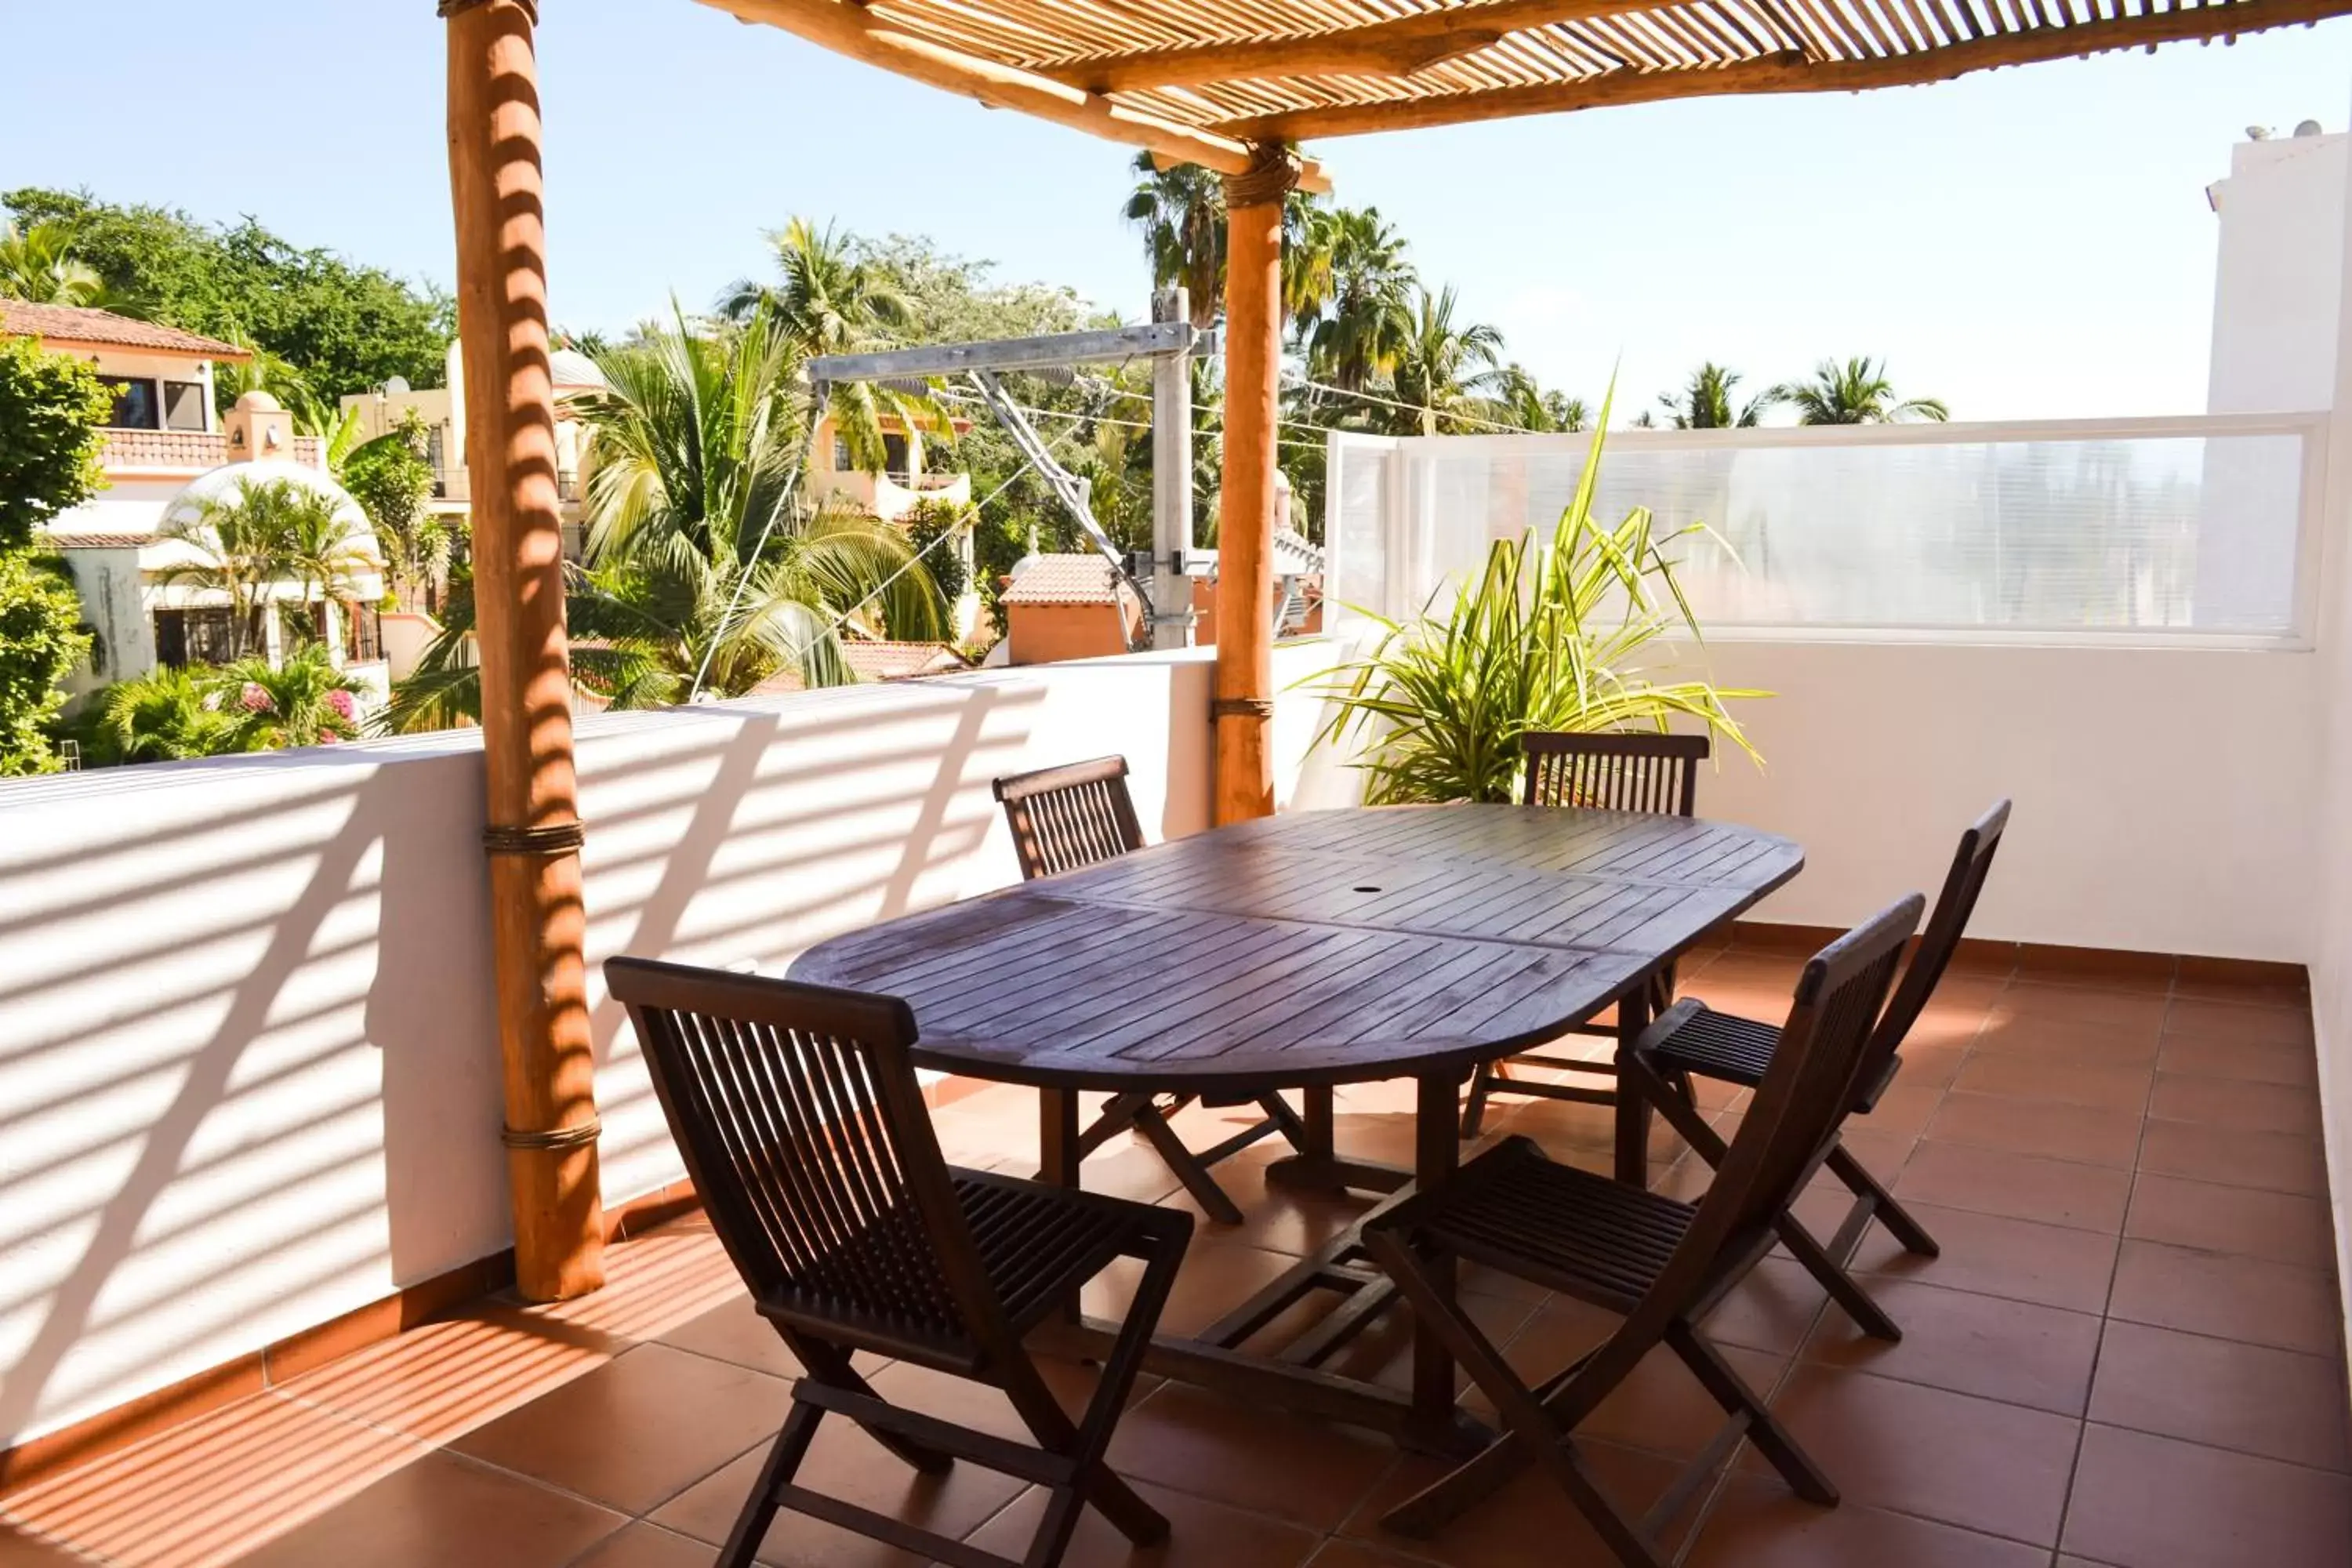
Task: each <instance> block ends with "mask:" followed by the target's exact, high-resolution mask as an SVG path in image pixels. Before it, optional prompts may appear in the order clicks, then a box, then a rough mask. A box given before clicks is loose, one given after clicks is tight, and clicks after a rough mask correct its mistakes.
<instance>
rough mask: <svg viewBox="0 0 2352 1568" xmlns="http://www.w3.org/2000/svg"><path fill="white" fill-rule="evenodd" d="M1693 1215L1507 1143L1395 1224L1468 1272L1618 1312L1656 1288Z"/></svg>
mask: <svg viewBox="0 0 2352 1568" xmlns="http://www.w3.org/2000/svg"><path fill="white" fill-rule="evenodd" d="M1697 1212H1698V1211H1697V1210H1696V1208H1694V1207H1693V1206H1692V1205H1689V1204H1685V1203H1679V1202H1677V1201H1675V1199H1673V1198H1669V1197H1664V1196H1662V1195H1661V1194H1656V1193H1653V1192H1646V1191H1644V1190H1643V1189H1642V1188H1640V1187H1636V1186H1631V1185H1628V1184H1625V1183H1622V1182H1616V1181H1612V1180H1611V1179H1610V1178H1608V1177H1606V1176H1596V1175H1594V1174H1593V1173H1591V1172H1590V1171H1580V1170H1578V1169H1577V1168H1576V1167H1575V1166H1573V1165H1563V1164H1560V1163H1557V1162H1555V1161H1553V1160H1551V1159H1549V1157H1547V1156H1546V1155H1545V1153H1544V1152H1543V1151H1542V1150H1541V1149H1539V1148H1538V1147H1537V1146H1536V1144H1535V1143H1534V1142H1530V1141H1529V1140H1528V1139H1526V1138H1518V1137H1514V1138H1507V1139H1505V1140H1504V1141H1503V1142H1500V1143H1498V1144H1496V1146H1495V1147H1494V1148H1492V1149H1490V1150H1488V1151H1487V1152H1486V1153H1484V1154H1481V1155H1479V1156H1478V1157H1477V1158H1476V1159H1475V1160H1473V1161H1471V1162H1470V1163H1468V1164H1467V1165H1465V1166H1464V1167H1463V1168H1462V1172H1461V1174H1460V1175H1459V1176H1457V1177H1456V1178H1455V1179H1454V1181H1453V1182H1450V1183H1448V1184H1446V1185H1445V1187H1444V1189H1442V1190H1441V1191H1440V1192H1439V1193H1437V1194H1434V1195H1433V1196H1430V1197H1424V1198H1416V1199H1414V1200H1412V1201H1411V1202H1409V1203H1408V1204H1406V1205H1402V1206H1401V1207H1400V1209H1399V1210H1397V1211H1395V1221H1396V1223H1397V1224H1399V1225H1409V1226H1412V1227H1413V1228H1414V1229H1415V1230H1417V1231H1418V1232H1419V1233H1420V1234H1421V1235H1423V1236H1425V1237H1433V1238H1434V1239H1436V1240H1438V1241H1440V1242H1441V1243H1443V1244H1444V1246H1445V1247H1448V1248H1450V1249H1451V1250H1453V1251H1454V1252H1456V1253H1458V1254H1459V1255H1461V1256H1462V1257H1464V1258H1468V1259H1471V1260H1473V1261H1475V1262H1479V1263H1484V1264H1487V1265H1489V1266H1490V1267H1493V1268H1499V1269H1501V1270H1503V1271H1504V1272H1505V1273H1507V1274H1515V1275H1517V1276H1518V1277H1519V1278H1521V1279H1528V1280H1532V1281H1534V1282H1535V1283H1537V1284H1540V1285H1548V1286H1549V1287H1550V1288H1551V1289H1556V1290H1564V1291H1566V1292H1567V1293H1569V1294H1570V1295H1572V1296H1576V1297H1579V1298H1581V1299H1582V1300H1588V1301H1591V1302H1594V1303H1595V1304H1597V1305H1601V1306H1605V1307H1611V1308H1614V1309H1617V1310H1627V1309H1630V1308H1631V1306H1632V1305H1633V1303H1634V1302H1635V1301H1637V1300H1640V1299H1641V1297H1642V1294H1643V1292H1644V1291H1646V1290H1647V1289H1649V1288H1650V1287H1651V1285H1652V1284H1653V1283H1654V1282H1655V1280H1656V1279H1657V1277H1658V1275H1659V1273H1660V1272H1661V1271H1662V1270H1663V1269H1664V1268H1665V1266H1666V1263H1667V1260H1668V1259H1669V1258H1673V1256H1674V1253H1675V1247H1677V1246H1679V1245H1680V1244H1681V1242H1682V1238H1683V1233H1684V1232H1685V1231H1686V1230H1688V1229H1689V1228H1690V1223H1691V1218H1692V1216H1693V1215H1696V1214H1697Z"/></svg>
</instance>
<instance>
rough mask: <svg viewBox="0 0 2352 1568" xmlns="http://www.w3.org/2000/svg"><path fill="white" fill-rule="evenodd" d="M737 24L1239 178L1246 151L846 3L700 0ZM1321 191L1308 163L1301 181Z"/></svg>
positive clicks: (1246, 162) (1317, 174) (1214, 136)
mask: <svg viewBox="0 0 2352 1568" xmlns="http://www.w3.org/2000/svg"><path fill="white" fill-rule="evenodd" d="M702 3H703V4H704V5H710V6H714V7H716V8H717V9H719V10H721V11H724V12H726V13H728V14H729V15H730V16H734V17H735V18H736V19H737V20H739V21H743V22H753V23H762V24H765V25H766V26H772V27H781V28H782V29H783V30H784V31H785V32H787V33H791V34H793V36H794V37H802V38H806V39H807V40H808V41H809V42H810V43H813V44H818V45H822V46H823V47H825V48H828V49H831V50H833V51H834V52H835V54H841V55H846V56H848V57H849V58H852V59H855V60H862V61H864V62H865V63H866V64H867V65H872V66H879V67H880V68H883V69H884V70H887V71H890V72H893V73H895V74H897V75H898V76H903V77H908V78H911V79H914V80H916V81H919V82H925V83H928V84H929V85H930V86H932V87H936V88H940V89H945V90H946V91H949V92H952V93H957V94H959V95H961V96H962V97H965V98H971V99H976V100H979V101H980V102H982V103H983V104H986V105H987V106H988V107H989V108H991V109H1013V110H1020V111H1021V112H1022V113H1024V114H1032V115H1034V116H1036V117H1037V118H1038V119H1040V120H1049V121H1053V122H1055V124H1057V125H1067V126H1070V127H1072V128H1073V129H1076V130H1079V131H1084V132H1089V133H1090V134H1092V135H1096V136H1100V137H1103V138H1105V139H1107V140H1108V141H1112V142H1126V143H1127V144H1129V146H1132V147H1140V148H1143V149H1145V150H1147V151H1149V152H1151V153H1157V154H1159V155H1160V156H1162V157H1166V158H1171V159H1174V160H1175V161H1177V162H1179V163H1198V164H1201V165H1202V167H1204V168H1209V169H1213V170H1215V171H1216V172H1217V173H1219V174H1244V173H1246V172H1247V171H1248V169H1249V167H1250V153H1249V148H1248V146H1247V145H1246V144H1245V143H1244V142H1240V141H1237V140H1235V139H1234V138H1232V137H1229V136H1225V135H1223V134H1220V133H1219V132H1213V131H1203V130H1202V129H1200V128H1199V127H1197V126H1190V125H1179V124H1177V123H1176V122H1175V121H1169V120H1162V119H1160V117H1158V116H1157V115H1153V114H1149V113H1146V112H1144V111H1142V110H1137V109H1131V108H1129V107H1128V106H1126V105H1124V104H1118V103H1113V102H1112V101H1111V100H1109V99H1108V98H1105V97H1103V96H1102V95H1101V94H1100V93H1095V92H1088V91H1087V90H1086V89H1083V88H1075V87H1071V86H1069V85H1068V84H1066V83H1065V82H1059V81H1055V80H1054V79H1052V78H1050V77H1044V76H1039V75H1038V74H1036V73H1035V72H1034V71H1027V70H1023V69H1021V68H1019V67H1017V66H1009V65H1003V64H1001V63H999V62H997V61H994V60H986V59H982V58H979V57H978V56H976V55H969V54H965V53H963V52H962V51H961V50H959V49H953V48H950V47H947V46H946V45H944V44H940V43H936V42H934V41H932V40H931V39H929V38H923V37H917V36H916V35H914V34H912V33H909V32H907V31H905V30H903V29H901V28H897V27H893V26H889V25H888V24H887V22H885V21H882V20H879V19H877V17H875V16H873V15H871V14H870V13H869V12H867V11H866V10H865V9H863V8H862V7H860V6H857V5H851V4H848V3H847V0H702ZM1300 183H1301V184H1303V185H1305V186H1307V188H1308V189H1313V190H1321V189H1328V181H1326V180H1324V179H1323V177H1322V175H1321V173H1320V171H1319V170H1317V169H1315V168H1313V167H1312V166H1311V165H1310V166H1309V168H1308V169H1307V173H1306V174H1305V176H1304V177H1303V178H1302V180H1301V182H1300Z"/></svg>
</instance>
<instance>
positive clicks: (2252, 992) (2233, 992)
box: [2172, 960, 2311, 1012]
mask: <svg viewBox="0 0 2352 1568" xmlns="http://www.w3.org/2000/svg"><path fill="white" fill-rule="evenodd" d="M2195 963H2196V961H2194V960H2189V961H2187V962H2184V963H2182V964H2181V966H2180V973H2178V974H2176V975H2174V976H2173V977H2172V999H2173V1000H2174V1001H2176V1002H2180V1001H2191V1000H2193V1001H2200V1002H2231V1003H2234V1004H2236V1005H2239V1006H2241V1007H2300V1008H2302V1009H2303V1010H2304V1011H2305V1012H2309V1011H2310V1010H2311V986H2310V984H2308V983H2307V982H2306V981H2302V980H2293V981H2289V980H2247V979H2243V978H2241V977H2239V976H2235V975H2226V974H2205V973H2199V972H2198V970H2197V968H2196V967H2195Z"/></svg>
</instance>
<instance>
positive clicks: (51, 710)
mask: <svg viewBox="0 0 2352 1568" xmlns="http://www.w3.org/2000/svg"><path fill="white" fill-rule="evenodd" d="M87 657H89V634H88V633H87V632H85V631H84V630H83V629H82V619H81V596H80V595H79V594H77V593H75V592H74V586H73V584H72V582H71V581H70V580H69V579H68V578H67V577H66V575H65V574H64V573H63V571H62V570H60V569H58V567H57V566H56V565H55V563H51V562H47V561H43V560H39V559H37V558H35V557H34V556H32V555H29V554H26V553H24V552H15V553H6V554H0V777H5V776H7V775H9V774H12V773H49V772H52V771H54V770H55V769H56V768H57V766H58V760H57V756H56V753H55V752H53V751H52V750H51V749H50V746H49V739H48V733H47V731H48V727H49V724H50V722H51V721H52V720H54V719H55V718H56V716H57V712H58V709H59V708H60V707H61V706H63V705H64V702H65V694H64V693H63V692H61V691H59V690H58V681H60V680H63V679H65V678H66V676H67V675H68V673H69V672H70V671H71V670H72V669H73V668H74V666H75V665H77V664H79V663H80V662H81V661H82V660H83V659H84V658H87Z"/></svg>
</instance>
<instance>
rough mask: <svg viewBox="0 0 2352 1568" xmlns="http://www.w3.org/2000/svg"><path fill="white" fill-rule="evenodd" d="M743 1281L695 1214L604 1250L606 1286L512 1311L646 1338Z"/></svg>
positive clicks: (513, 1306)
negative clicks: (574, 1298)
mask: <svg viewBox="0 0 2352 1568" xmlns="http://www.w3.org/2000/svg"><path fill="white" fill-rule="evenodd" d="M742 1289H743V1280H742V1277H741V1276H740V1275H739V1274H737V1273H736V1272H735V1266H734V1264H732V1263H730V1262H729V1261H728V1258H727V1251H726V1248H724V1247H721V1246H719V1238H718V1237H716V1236H714V1235H712V1234H711V1230H710V1222H709V1220H708V1219H706V1218H704V1217H703V1216H702V1215H700V1214H694V1215H687V1216H686V1217H684V1218H681V1219H675V1220H672V1221H670V1222H669V1223H668V1224H667V1225H665V1226H658V1227H656V1229H653V1230H649V1231H647V1232H646V1234H645V1235H644V1236H642V1237H631V1238H630V1239H629V1240H627V1241H625V1242H624V1243H622V1244H621V1245H620V1246H618V1247H607V1248H606V1249H605V1251H604V1289H602V1290H598V1291H595V1292H593V1294H590V1295H586V1296H582V1297H580V1298H578V1299H577V1300H571V1301H558V1302H554V1303H551V1304H550V1305H546V1306H526V1305H522V1304H520V1302H517V1301H514V1300H511V1299H509V1310H512V1311H514V1312H516V1313H518V1314H520V1315H521V1316H524V1317H527V1318H530V1319H532V1320H534V1321H540V1322H544V1323H551V1324H562V1325H565V1326H568V1327H571V1328H575V1329H585V1330H591V1331H597V1332H601V1333H607V1334H617V1335H620V1336H622V1337H624V1338H626V1339H632V1340H649V1339H653V1338H654V1337H656V1335H659V1334H663V1333H667V1331H670V1330H671V1329H674V1328H676V1327H677V1326H678V1325H679V1324H680V1323H684V1322H688V1321H692V1320H694V1319H696V1318H698V1317H700V1316H701V1315H702V1314H703V1313H705V1312H707V1311H709V1310H710V1309H712V1308H713V1307H718V1306H723V1305H725V1304H726V1303H727V1302H728V1301H729V1300H732V1299H733V1298H734V1297H736V1296H737V1295H739V1294H740V1293H741V1291H742Z"/></svg>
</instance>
